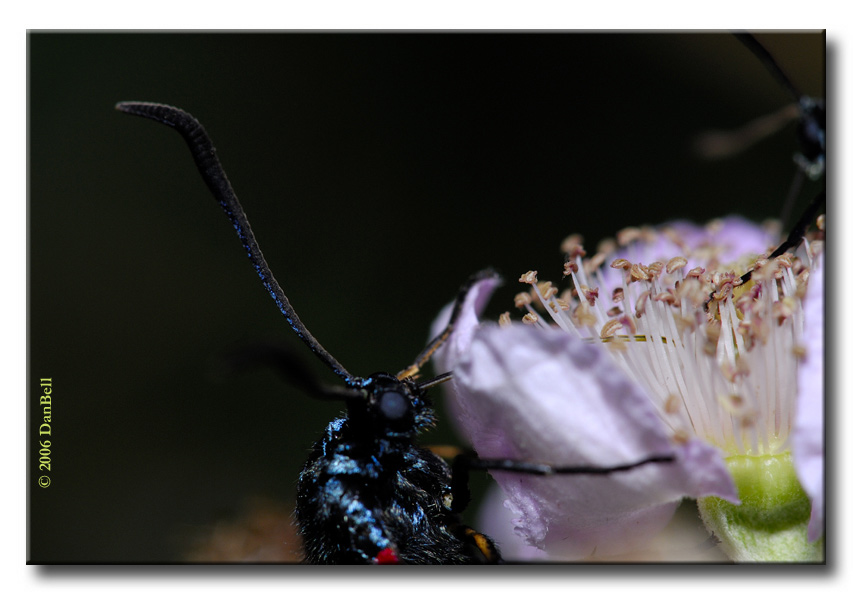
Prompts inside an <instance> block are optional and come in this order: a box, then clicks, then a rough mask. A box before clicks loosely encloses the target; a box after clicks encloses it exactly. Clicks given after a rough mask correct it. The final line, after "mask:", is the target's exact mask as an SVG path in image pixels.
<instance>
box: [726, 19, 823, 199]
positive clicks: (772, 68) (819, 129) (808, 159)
mask: <svg viewBox="0 0 853 595" xmlns="http://www.w3.org/2000/svg"><path fill="white" fill-rule="evenodd" d="M733 35H734V36H735V37H736V38H737V39H738V40H739V41H740V42H741V43H742V44H743V45H745V46H746V48H747V49H748V50H749V51H750V52H752V54H753V55H754V56H755V57H756V58H758V59H759V60H760V61H761V63H762V64H763V65H764V67H765V68H766V69H767V70H768V71H769V72H770V74H771V75H772V76H773V78H775V79H776V80H777V81H778V82H779V84H780V85H782V86H783V87H784V88H785V90H786V91H787V92H788V93H790V95H791V97H793V99H794V101H795V102H796V103H797V108H798V109H799V112H800V122H799V124H798V127H797V135H798V136H799V141H800V153H799V154H798V155H796V156H795V157H794V161H795V162H796V163H797V166H798V167H799V168H800V169H801V170H802V171H803V173H805V174H806V175H807V176H808V177H809V178H810V179H811V180H817V179H819V178H820V177H822V176H823V174H824V170H825V169H826V107H825V104H824V101H823V100H822V99H815V98H813V97H809V96H808V95H804V94H803V93H801V92H800V90H799V89H798V88H797V87H796V86H795V85H794V83H793V81H792V80H791V78H790V77H789V76H788V75H787V74H785V71H784V70H782V67H781V66H779V64H778V63H777V62H776V59H775V58H774V57H773V55H772V54H771V53H770V52H769V51H767V48H765V47H764V45H762V43H761V42H760V41H758V39H756V38H755V36H754V35H752V34H751V33H746V32H743V31H738V32H734V33H733ZM795 184H797V181H796V179H795ZM789 208H790V207H789V206H788V205H786V206H785V210H786V211H787V210H788V209H789Z"/></svg>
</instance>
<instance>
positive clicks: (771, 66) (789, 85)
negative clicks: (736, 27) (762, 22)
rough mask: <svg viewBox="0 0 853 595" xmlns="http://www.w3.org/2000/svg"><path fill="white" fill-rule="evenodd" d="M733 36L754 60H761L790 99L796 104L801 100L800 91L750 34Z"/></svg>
mask: <svg viewBox="0 0 853 595" xmlns="http://www.w3.org/2000/svg"><path fill="white" fill-rule="evenodd" d="M733 35H734V36H735V37H736V38H737V39H738V41H740V42H741V43H742V44H743V45H745V46H746V47H747V49H748V50H749V51H750V52H752V53H753V54H754V55H755V57H756V58H758V59H759V60H761V62H762V64H764V67H765V68H767V70H768V71H770V74H772V75H773V76H774V77H775V78H776V80H777V81H778V82H779V84H780V85H782V86H783V87H785V90H786V91H788V93H790V94H791V97H793V98H794V101H796V102H798V103H799V101H800V99H802V98H803V94H802V93H800V90H799V89H797V87H796V86H795V85H794V83H793V82H792V81H791V79H790V77H788V75H787V74H785V71H784V70H782V67H781V66H779V64H778V63H777V62H776V59H775V58H774V57H773V55H772V54H771V53H770V52H768V51H767V48H765V47H764V46H763V45H762V43H761V42H760V41H758V39H756V38H755V36H754V35H753V34H752V33H746V32H745V31H737V32H735V33H733Z"/></svg>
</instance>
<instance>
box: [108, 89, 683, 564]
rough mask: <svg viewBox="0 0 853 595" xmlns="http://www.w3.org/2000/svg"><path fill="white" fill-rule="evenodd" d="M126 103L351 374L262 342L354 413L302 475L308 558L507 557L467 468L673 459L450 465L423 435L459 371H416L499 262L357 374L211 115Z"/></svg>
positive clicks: (287, 311) (549, 469)
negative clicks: (314, 322)
mask: <svg viewBox="0 0 853 595" xmlns="http://www.w3.org/2000/svg"><path fill="white" fill-rule="evenodd" d="M116 109H118V110H119V111H122V112H125V113H129V114H133V115H137V116H142V117H145V118H149V119H152V120H155V121H157V122H161V123H163V124H166V125H168V126H171V127H173V128H175V130H177V131H178V132H179V133H180V134H181V136H182V137H183V138H184V140H185V141H186V142H187V145H188V146H189V148H190V152H191V154H192V156H193V159H194V160H195V163H196V166H197V167H198V169H199V171H200V173H201V175H202V178H203V179H204V181H205V183H206V184H207V186H208V187H209V189H210V191H211V192H212V193H213V195H214V197H215V198H216V199H217V200H218V201H219V203H220V205H221V206H222V208H223V209H224V210H225V213H226V214H227V215H228V218H229V219H230V220H231V223H232V224H233V225H234V227H235V229H236V230H237V235H238V236H239V237H240V240H241V241H242V243H243V246H244V248H245V249H246V251H247V253H248V256H249V259H250V261H251V262H252V265H253V266H254V267H255V270H256V271H257V273H258V275H259V276H260V278H261V281H262V282H263V284H264V286H265V287H266V288H267V291H269V293H270V295H271V296H272V298H273V300H274V301H275V303H276V305H277V306H278V308H279V309H280V310H281V312H282V313H283V314H284V316H285V318H286V319H287V322H288V324H290V326H291V328H292V329H293V330H294V331H295V332H296V334H297V335H298V336H299V338H300V339H302V341H303V342H304V343H305V344H306V345H307V346H308V348H309V349H310V350H311V351H312V352H313V353H314V355H316V356H317V357H318V358H319V359H320V360H321V361H322V362H324V363H325V364H326V365H327V366H328V367H329V368H330V369H331V370H332V371H333V372H335V374H337V375H338V376H340V377H341V378H342V379H343V381H344V384H345V386H343V387H326V386H323V385H321V384H319V383H318V382H316V381H315V380H314V379H313V378H312V377H310V376H309V375H308V374H307V373H305V371H304V370H303V369H301V368H300V367H299V366H298V364H296V363H295V362H294V361H293V358H292V357H289V356H288V354H286V353H283V352H280V351H278V352H275V351H270V350H267V351H266V352H265V353H263V354H260V355H261V357H262V358H264V359H267V360H270V361H271V362H272V363H274V364H275V365H276V366H278V368H279V369H280V370H282V371H283V372H284V373H285V374H286V375H287V377H288V378H289V379H290V380H291V381H292V382H293V383H295V384H297V385H299V386H300V387H301V388H303V389H304V390H306V392H308V393H310V394H312V395H313V396H316V397H319V398H326V399H335V400H340V401H344V402H345V403H346V408H347V413H346V415H344V416H342V417H340V418H338V419H335V420H334V421H332V422H331V423H330V424H329V425H328V427H327V428H326V431H325V433H324V434H323V436H322V438H320V440H318V441H317V443H316V444H315V445H314V448H313V450H312V452H311V455H310V457H309V459H308V461H307V462H306V464H305V466H304V468H303V470H302V473H301V474H300V477H299V485H298V494H297V510H296V516H297V520H298V522H299V525H300V532H301V535H302V538H303V545H304V549H305V557H306V561H308V562H310V563H319V564H365V563H366V564H371V563H372V564H396V563H408V564H477V563H490V564H493V563H500V562H502V561H503V560H502V558H501V555H500V553H499V551H498V548H497V546H496V545H495V543H494V541H493V540H492V539H491V538H489V537H487V536H486V535H483V534H482V533H478V532H477V531H475V530H473V529H471V528H470V527H467V526H465V525H464V524H463V523H462V521H461V519H460V516H459V515H460V512H461V511H462V510H464V508H465V507H466V506H467V504H468V501H469V500H470V495H469V493H468V488H467V479H468V470H469V469H500V470H502V471H510V472H518V473H527V474H535V475H552V474H595V475H603V474H608V473H613V472H618V471H626V470H629V469H633V468H635V467H638V466H641V465H645V464H648V463H665V462H671V461H672V460H673V457H672V456H671V455H668V454H664V455H660V456H652V457H648V458H646V459H643V460H640V461H634V462H630V463H627V464H624V465H619V466H616V467H609V468H600V467H558V466H553V465H549V464H541V463H531V462H524V461H510V460H503V459H480V458H478V457H476V455H474V454H473V453H459V454H458V455H457V456H456V457H455V458H454V460H453V464H452V468H451V466H450V465H448V464H447V463H446V462H445V460H444V459H443V458H441V457H439V456H438V455H436V454H434V453H433V452H432V451H430V450H427V449H424V448H421V447H419V446H418V445H417V443H416V440H415V439H416V437H417V435H418V433H419V432H420V431H421V430H423V429H425V428H427V427H429V426H430V425H432V424H433V423H434V413H433V409H432V404H431V402H430V400H429V397H428V396H427V394H426V391H427V389H428V388H429V387H431V386H434V385H436V384H439V383H441V382H444V381H447V380H449V379H450V378H451V373H447V374H443V375H441V376H438V377H436V378H434V379H432V380H428V381H425V382H415V381H414V380H413V379H412V377H413V376H415V375H416V374H417V373H418V372H419V371H420V369H421V367H422V366H424V365H425V364H426V362H427V361H428V360H429V359H430V356H431V355H432V354H433V352H434V351H435V350H436V349H437V348H438V347H439V346H440V345H441V344H442V343H444V341H446V340H447V338H448V337H449V336H450V334H451V333H452V332H453V327H454V324H455V322H456V319H457V318H458V315H459V313H460V311H461V306H462V303H463V301H464V299H465V296H466V294H467V292H468V290H469V289H470V288H471V286H472V285H473V283H474V282H476V281H477V280H480V279H483V278H485V277H488V276H493V275H495V273H494V272H492V271H488V270H487V271H482V272H480V273H477V274H475V275H473V276H472V277H471V278H470V279H469V280H468V281H467V282H466V283H465V284H464V285H463V286H462V288H461V290H460V291H459V295H458V297H457V300H456V304H455V307H454V310H453V314H452V315H451V319H450V322H449V323H448V325H447V327H446V328H445V329H444V330H443V331H442V332H441V333H439V335H438V336H437V337H435V338H434V339H433V340H432V341H430V342H429V344H428V345H427V346H426V348H424V350H423V351H422V352H421V353H420V354H419V355H418V357H417V358H415V360H414V363H413V364H412V365H411V366H409V367H408V368H406V369H405V370H403V371H401V372H400V373H398V374H396V375H394V374H388V373H383V372H380V373H376V374H372V375H370V376H368V377H366V378H362V377H359V376H354V375H353V374H351V373H349V372H348V371H347V370H346V369H345V368H344V367H343V366H342V365H341V364H340V363H338V362H337V360H335V358H334V357H332V355H331V354H329V353H328V352H327V351H326V350H325V349H324V348H323V347H322V345H320V343H319V342H318V341H317V340H316V339H315V338H314V337H313V336H312V335H311V333H310V332H309V331H308V329H307V328H306V327H305V325H304V324H302V321H300V319H299V317H298V316H297V314H296V312H295V311H294V309H293V307H292V306H291V305H290V302H289V300H288V299H287V296H286V295H285V294H284V291H283V290H282V289H281V287H280V286H279V284H278V282H277V281H276V280H275V278H274V277H273V275H272V272H271V271H270V269H269V267H268V266H267V263H266V261H265V260H264V257H263V254H262V253H261V251H260V249H259V247H258V244H257V241H256V240H255V236H254V234H253V233H252V229H251V226H250V225H249V222H248V220H247V219H246V215H245V213H244V212H243V208H242V206H241V205H240V202H239V201H238V200H237V196H236V195H235V194H234V191H233V189H232V188H231V184H230V183H229V181H228V178H227V177H226V175H225V172H224V170H223V169H222V166H221V165H220V163H219V159H218V158H217V157H216V151H215V149H214V147H213V144H212V142H211V140H210V138H209V137H208V136H207V133H206V132H205V130H204V128H203V127H202V125H201V124H200V123H199V122H198V121H197V120H196V119H195V118H193V117H192V116H191V115H189V114H188V113H186V112H184V111H183V110H180V109H178V108H175V107H171V106H168V105H163V104H157V103H147V102H122V103H119V104H117V105H116Z"/></svg>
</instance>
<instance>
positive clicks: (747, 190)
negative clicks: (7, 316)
mask: <svg viewBox="0 0 853 595" xmlns="http://www.w3.org/2000/svg"><path fill="white" fill-rule="evenodd" d="M762 40H763V41H765V43H766V44H767V46H768V47H769V48H770V49H771V51H772V52H773V53H774V55H775V56H776V57H777V59H778V61H779V62H780V63H781V64H782V65H783V66H784V68H786V69H787V70H788V72H789V73H790V76H791V77H792V78H793V79H794V81H795V82H796V83H797V84H798V85H799V86H800V87H801V88H802V90H803V91H804V92H806V93H810V94H814V95H817V96H823V94H824V88H823V84H824V83H823V80H824V72H825V67H824V48H825V45H824V44H825V40H824V36H823V35H822V34H811V35H803V34H789V35H782V36H777V35H765V36H763V37H762ZM29 65H30V69H29V94H30V95H29V96H30V111H29V130H30V138H29V149H28V150H29V167H30V171H29V182H30V203H29V206H30V210H29V216H30V218H29V226H30V229H29V231H30V234H29V247H28V248H29V264H30V269H29V275H30V286H29V300H30V302H29V316H30V319H29V324H30V327H29V330H30V337H29V370H28V378H29V387H30V396H29V405H30V415H31V418H30V419H29V420H28V422H27V423H28V430H29V431H30V432H32V431H33V430H35V429H36V428H37V426H38V424H39V423H40V419H39V418H40V416H41V409H40V408H39V407H38V396H39V394H40V391H39V390H38V379H39V378H40V377H45V376H49V377H52V378H53V386H54V392H53V404H52V405H53V408H52V414H53V424H52V426H53V433H52V436H51V439H52V453H51V457H52V464H53V467H52V471H51V473H50V474H49V475H50V478H51V480H52V485H51V486H50V487H49V488H46V489H42V488H39V487H38V486H37V483H36V481H37V478H38V476H39V475H40V473H39V472H38V470H37V464H36V461H35V460H34V458H35V457H37V453H36V449H37V447H36V446H35V438H33V439H31V440H30V442H29V443H28V449H29V452H28V455H29V456H30V457H31V460H30V463H29V473H30V476H29V477H28V489H29V493H30V509H29V514H30V534H29V539H30V544H29V545H30V551H29V557H28V559H29V560H31V561H34V562H145V561H173V560H181V559H183V558H184V557H185V556H186V550H187V548H188V543H190V542H191V541H192V536H193V535H196V534H197V533H198V532H200V531H201V532H204V530H205V528H206V527H210V526H211V524H212V523H213V522H214V521H216V520H217V519H221V518H228V517H229V515H232V516H233V515H235V514H238V513H239V511H240V510H242V508H243V507H244V506H245V503H246V502H247V501H248V499H250V498H252V497H254V496H258V495H263V496H266V497H268V498H271V499H273V500H274V501H276V502H283V503H285V504H284V506H285V507H286V506H287V504H286V503H287V502H288V501H289V500H291V499H292V498H293V495H294V490H295V481H296V476H297V473H298V471H299V468H300V465H301V463H302V461H303V460H304V458H305V454H306V450H307V449H308V448H309V446H310V444H311V443H312V442H313V441H314V440H315V439H316V438H317V437H318V436H319V435H320V433H321V431H322V429H323V427H324V426H325V424H326V423H327V422H328V421H329V420H330V419H331V418H332V417H333V416H334V415H335V414H336V412H337V411H338V410H339V407H338V406H337V405H336V404H333V403H332V404H330V403H324V402H317V401H313V400H311V399H309V398H308V397H306V396H304V395H303V394H301V393H299V392H298V391H295V390H293V389H291V388H290V387H289V386H287V385H286V384H285V383H283V382H282V381H281V380H280V379H279V378H278V377H277V376H276V375H274V374H273V373H271V372H269V371H266V370H258V371H255V372H252V373H248V374H245V375H239V376H224V377H223V375H221V374H218V373H217V372H218V371H219V368H218V366H217V363H216V362H217V357H218V356H220V355H221V354H222V353H223V352H224V351H225V350H226V349H228V348H229V347H232V346H234V345H235V344H244V343H247V342H251V341H255V340H259V339H276V340H279V339H280V340H282V341H284V342H286V343H287V344H288V345H291V346H293V347H294V348H295V349H297V350H301V349H302V347H301V344H299V342H298V341H297V340H296V339H295V337H294V336H292V335H293V333H292V332H291V331H290V330H289V328H288V327H287V325H286V323H285V321H284V320H283V318H282V317H281V315H280V314H279V313H278V312H277V310H276V308H275V306H274V304H273V303H272V301H271V300H270V298H269V297H268V295H267V293H266V292H265V290H264V289H263V288H262V286H261V284H260V282H259V281H258V279H257V277H256V276H255V274H254V272H253V271H252V269H251V267H250V266H249V265H248V263H247V262H246V257H245V256H244V252H243V250H242V248H241V247H240V245H239V242H238V240H237V238H236V237H235V234H234V232H233V230H232V229H231V227H230V225H229V224H228V222H227V220H226V219H225V217H224V215H223V214H222V212H221V210H220V209H219V207H218V206H217V205H216V204H215V203H214V201H213V200H212V199H211V198H210V196H209V195H208V194H207V190H206V188H205V187H204V185H203V183H202V182H201V179H200V177H199V176H198V174H197V172H196V171H195V169H194V167H193V164H192V162H191V159H190V157H189V154H188V152H187V150H186V148H185V146H184V144H183V142H182V141H181V139H180V138H179V137H178V135H177V134H175V133H174V132H172V131H170V130H168V129H166V128H165V127H163V126H160V125H156V124H154V123H153V122H149V121H145V120H142V119H139V118H132V117H129V116H126V115H123V114H120V113H118V112H116V111H114V110H113V105H114V104H115V103H116V102H117V101H120V100H146V101H157V102H163V103H170V104H173V105H177V106H180V107H183V108H184V109H186V110H188V111H190V112H191V113H192V114H193V115H195V116H197V117H198V118H199V119H200V120H201V121H202V122H203V123H204V125H205V127H206V128H207V130H208V132H209V133H210V134H211V136H212V137H213V140H214V142H215V144H216V146H217V148H218V150H219V155H220V158H221V160H222V162H223V164H224V166H225V168H226V170H227V172H228V174H229V177H230V179H231V182H232V184H233V185H234V187H235V189H236V191H237V194H238V195H239V196H240V197H241V200H242V202H243V205H244V206H245V208H246V210H247V213H248V216H249V219H250V221H251V222H252V225H253V227H254V230H255V233H256V235H257V237H258V240H259V242H260V244H261V246H262V248H263V250H264V253H265V255H266V257H267V259H268V260H269V262H270V265H271V267H272V269H273V270H274V271H275V273H276V276H277V277H278V279H279V281H280V282H281V283H282V285H283V286H284V288H285V291H286V292H287V293H288V295H289V297H290V299H291V301H292V303H293V304H294V306H295V308H296V309H297V311H298V312H299V314H300V316H301V318H302V319H303V321H304V322H305V323H306V324H307V326H308V327H309V328H310V330H311V331H312V333H313V334H314V335H315V336H316V337H317V338H318V339H319V340H320V341H321V342H322V343H323V345H324V346H325V347H326V348H327V349H328V350H329V351H330V352H331V353H332V354H334V356H335V357H336V358H337V359H338V360H339V361H340V362H341V363H342V364H343V365H344V366H346V367H347V368H348V369H349V370H350V371H351V372H353V373H355V374H361V375H367V374H370V373H371V372H374V371H378V370H384V371H389V372H396V371H397V370H399V369H401V368H403V367H405V366H406V365H408V364H409V363H411V362H410V360H411V359H412V358H413V357H414V355H415V354H417V352H418V351H419V350H420V348H421V347H422V346H423V344H424V343H425V341H426V340H427V334H428V329H429V325H430V323H431V321H432V319H433V317H434V316H435V315H436V313H437V312H438V310H439V309H440V308H441V307H442V306H443V305H444V304H445V303H447V302H448V301H449V300H450V299H452V297H453V296H454V295H455V292H456V290H457V288H458V286H459V285H460V283H461V282H462V281H463V280H464V279H465V278H466V277H467V276H468V275H469V274H470V273H472V272H473V271H476V270H478V269H480V268H482V267H484V266H487V265H491V266H495V267H497V268H499V269H500V270H501V271H502V272H504V273H505V276H506V278H507V280H508V283H507V284H506V286H505V287H504V288H503V289H502V290H501V291H500V292H499V293H498V294H497V295H496V297H495V298H494V300H493V306H492V309H491V310H490V314H491V315H496V314H498V313H500V312H501V311H503V310H506V309H511V307H512V306H511V304H512V295H513V294H514V293H515V292H516V291H517V290H518V287H519V286H518V285H517V284H516V283H515V279H517V277H518V275H519V274H520V273H523V272H524V271H526V270H529V269H538V270H539V271H540V275H541V276H542V277H551V278H554V279H556V278H558V277H559V275H560V272H561V270H562V267H561V264H562V257H561V255H560V253H559V249H558V248H559V244H560V241H561V240H562V239H563V238H564V237H565V236H566V235H568V234H569V233H573V232H580V233H582V234H583V235H584V236H585V238H586V240H587V245H588V247H589V248H590V249H591V250H592V249H594V247H595V245H596V244H597V242H598V241H599V240H600V239H602V238H604V237H608V236H612V235H613V234H615V233H616V231H618V230H619V229H621V228H623V227H625V226H628V225H640V224H646V223H649V224H655V223H660V222H664V221H667V220H671V219H675V218H691V219H695V220H698V221H706V220H708V219H711V218H714V217H719V216H723V215H726V214H730V213H740V214H742V215H744V216H747V217H751V218H754V219H758V220H763V219H765V218H768V217H773V216H778V214H779V213H780V211H781V203H782V200H783V198H784V196H785V195H786V193H787V190H788V188H789V186H790V183H791V180H792V177H793V172H794V167H793V165H792V161H791V156H792V154H793V152H794V150H795V139H794V132H793V128H792V127H790V126H789V127H787V128H786V129H785V130H784V131H782V132H780V133H778V134H776V135H774V136H772V137H770V138H768V139H766V140H764V141H762V142H760V143H759V144H758V145H757V146H755V147H753V148H752V149H750V150H748V151H747V152H745V153H743V154H741V155H739V156H737V157H735V158H732V159H730V160H727V161H720V162H707V161H703V160H701V159H699V158H697V156H696V155H695V154H694V153H693V152H692V151H691V150H690V143H691V141H692V139H693V138H694V137H695V136H696V135H697V134H698V133H700V132H702V131H704V130H706V129H709V128H715V127H718V128H726V129H731V128H736V127H738V126H740V125H742V124H745V123H746V122H748V121H749V120H751V119H753V118H756V117H758V116H761V115H765V114H768V113H770V112H772V111H774V110H776V109H778V108H780V107H781V106H783V105H785V104H786V103H788V102H789V97H788V96H786V94H785V93H784V92H783V91H782V90H781V88H780V87H779V86H778V85H777V84H776V82H775V81H774V80H773V79H772V78H771V77H770V75H769V74H768V73H767V72H766V70H765V69H764V68H763V66H762V65H761V64H760V63H759V62H758V61H757V60H756V59H755V57H754V56H752V54H750V53H749V52H748V51H747V50H746V49H745V48H744V47H743V46H741V45H740V44H739V43H738V42H737V41H736V40H735V39H734V38H732V37H731V36H729V35H726V34H701V35H700V34H688V35H684V34H659V35H645V34H620V35H617V34H557V33H548V34H501V35H498V34H425V33H420V34H320V33H313V34H112V33H111V34H70V33H62V34H60V33H32V34H31V35H30V37H29ZM814 193H815V187H814V185H812V186H807V187H806V188H805V189H804V190H803V192H802V194H801V196H800V199H799V202H798V206H797V207H795V212H796V211H797V210H799V209H801V208H802V207H804V205H805V204H806V203H807V201H808V198H809V197H810V196H812V195H813V194H814ZM300 352H302V353H304V354H305V355H306V358H305V360H306V365H308V366H310V367H311V369H312V370H315V371H316V372H317V374H318V375H320V376H322V377H323V378H324V379H326V380H328V381H330V382H333V381H335V378H334V376H333V375H332V374H331V373H329V372H328V371H326V370H325V369H323V366H322V365H321V364H320V363H319V362H316V361H312V360H311V359H310V358H308V357H307V355H308V354H307V350H306V351H300ZM436 393H438V391H436ZM424 441H425V442H428V443H435V444H442V443H453V442H455V441H456V439H455V438H454V437H453V433H452V426H451V424H449V423H447V421H446V420H444V423H441V424H440V425H439V428H437V429H436V430H434V431H432V432H430V433H429V434H428V435H426V436H425V439H424Z"/></svg>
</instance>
